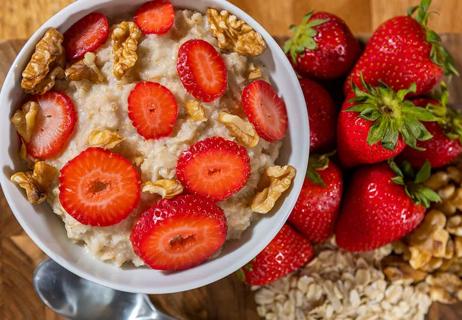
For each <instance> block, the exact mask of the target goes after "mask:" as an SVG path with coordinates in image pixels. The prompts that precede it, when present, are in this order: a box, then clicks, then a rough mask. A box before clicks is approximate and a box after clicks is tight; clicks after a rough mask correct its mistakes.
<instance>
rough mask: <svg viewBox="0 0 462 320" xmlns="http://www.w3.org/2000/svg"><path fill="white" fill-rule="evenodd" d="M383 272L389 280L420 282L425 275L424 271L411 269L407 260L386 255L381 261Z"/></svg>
mask: <svg viewBox="0 0 462 320" xmlns="http://www.w3.org/2000/svg"><path fill="white" fill-rule="evenodd" d="M383 263H384V265H385V267H384V269H383V273H384V274H385V276H386V277H387V278H388V280H390V281H393V282H394V281H400V280H403V281H407V280H409V281H412V282H420V281H422V280H424V279H425V277H426V276H427V273H426V272H423V271H419V270H415V269H413V268H412V267H411V266H410V265H409V264H408V263H407V262H404V261H402V260H400V259H399V258H395V257H391V256H390V257H387V258H385V259H384V261H383Z"/></svg>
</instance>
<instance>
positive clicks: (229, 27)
mask: <svg viewBox="0 0 462 320" xmlns="http://www.w3.org/2000/svg"><path fill="white" fill-rule="evenodd" d="M207 18H208V21H209V24H210V29H211V30H212V33H213V35H214V36H215V38H217V40H218V47H219V48H220V49H222V50H226V51H233V52H237V53H239V54H241V55H244V56H252V57H255V56H258V55H260V54H262V53H263V52H264V51H265V49H266V43H265V41H264V40H263V37H262V36H261V34H259V33H258V32H256V31H255V30H254V29H252V27H251V26H249V25H248V24H247V23H245V22H244V21H243V20H240V19H238V18H237V17H236V16H235V15H232V14H230V13H229V12H228V11H226V10H222V11H218V10H216V9H213V8H209V9H207Z"/></svg>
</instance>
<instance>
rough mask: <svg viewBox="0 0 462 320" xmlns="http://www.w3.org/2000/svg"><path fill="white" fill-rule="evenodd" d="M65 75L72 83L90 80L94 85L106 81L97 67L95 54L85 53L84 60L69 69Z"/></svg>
mask: <svg viewBox="0 0 462 320" xmlns="http://www.w3.org/2000/svg"><path fill="white" fill-rule="evenodd" d="M65 73H66V78H67V80H70V81H80V80H90V81H91V82H94V83H102V82H105V81H106V78H105V77H104V75H103V74H102V73H101V71H100V70H99V68H98V66H97V65H96V55H95V54H94V53H93V52H87V53H85V56H84V58H83V59H82V60H80V61H77V62H76V63H74V64H73V65H71V66H70V67H69V68H67V69H66V72H65Z"/></svg>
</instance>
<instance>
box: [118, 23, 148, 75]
mask: <svg viewBox="0 0 462 320" xmlns="http://www.w3.org/2000/svg"><path fill="white" fill-rule="evenodd" d="M141 35H142V34H141V30H140V29H139V28H138V26H137V25H136V24H135V23H134V22H131V21H130V22H129V21H123V22H121V23H119V24H118V25H117V26H116V27H115V28H114V30H113V31H112V36H111V37H112V51H113V55H114V66H113V70H112V72H113V73H114V76H115V77H116V78H117V79H121V78H123V76H125V74H126V73H127V72H128V70H130V69H131V68H133V66H135V63H136V61H137V60H138V54H137V53H136V51H137V50H138V42H139V40H140V38H141Z"/></svg>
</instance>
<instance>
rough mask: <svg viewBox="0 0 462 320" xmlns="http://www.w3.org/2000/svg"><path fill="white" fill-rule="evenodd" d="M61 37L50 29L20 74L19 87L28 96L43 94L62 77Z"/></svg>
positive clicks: (63, 60) (63, 57)
mask: <svg viewBox="0 0 462 320" xmlns="http://www.w3.org/2000/svg"><path fill="white" fill-rule="evenodd" d="M63 39H64V38H63V35H62V34H61V33H60V32H59V31H58V30H56V29H54V28H50V29H48V31H47V32H46V33H45V35H44V36H43V38H42V39H41V40H40V41H39V42H38V43H37V45H36V46H35V51H34V53H33V54H32V57H31V59H30V61H29V63H28V64H27V66H26V68H25V69H24V71H23V72H22V81H21V87H22V88H23V89H24V90H25V91H26V93H30V94H44V93H45V92H47V91H49V90H50V89H51V88H53V86H54V85H55V80H56V79H61V78H63V77H64V69H63V68H64V65H65V56H64V48H63V46H62V43H63Z"/></svg>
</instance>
